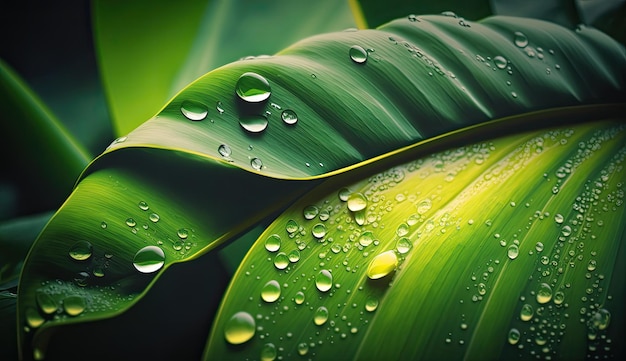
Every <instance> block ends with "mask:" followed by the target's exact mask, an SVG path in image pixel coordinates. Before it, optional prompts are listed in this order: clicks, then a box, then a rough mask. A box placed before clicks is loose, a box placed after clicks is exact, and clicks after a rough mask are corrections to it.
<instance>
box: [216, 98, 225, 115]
mask: <svg viewBox="0 0 626 361" xmlns="http://www.w3.org/2000/svg"><path fill="white" fill-rule="evenodd" d="M215 110H217V112H218V113H220V114H224V105H223V104H222V102H221V101H219V100H218V101H217V102H215Z"/></svg>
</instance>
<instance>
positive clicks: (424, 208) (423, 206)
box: [417, 198, 433, 214]
mask: <svg viewBox="0 0 626 361" xmlns="http://www.w3.org/2000/svg"><path fill="white" fill-rule="evenodd" d="M432 206H433V204H432V201H431V200H430V199H429V198H426V199H424V200H423V201H421V202H419V203H418V204H417V213H419V214H424V213H426V212H428V210H429V209H430V208H431V207H432Z"/></svg>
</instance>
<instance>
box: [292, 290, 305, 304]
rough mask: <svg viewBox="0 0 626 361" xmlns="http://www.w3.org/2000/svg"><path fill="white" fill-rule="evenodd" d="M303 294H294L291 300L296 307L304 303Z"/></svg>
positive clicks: (299, 292) (300, 292)
mask: <svg viewBox="0 0 626 361" xmlns="http://www.w3.org/2000/svg"><path fill="white" fill-rule="evenodd" d="M304 298H305V297H304V292H302V291H298V293H296V296H295V297H294V298H293V300H294V302H295V303H296V304H298V305H301V304H303V303H304Z"/></svg>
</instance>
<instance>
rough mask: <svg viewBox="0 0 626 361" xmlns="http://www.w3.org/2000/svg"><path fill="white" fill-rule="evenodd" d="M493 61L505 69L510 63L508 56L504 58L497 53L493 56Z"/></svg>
mask: <svg viewBox="0 0 626 361" xmlns="http://www.w3.org/2000/svg"><path fill="white" fill-rule="evenodd" d="M493 62H494V63H495V64H496V66H497V67H498V68H499V69H504V68H506V65H507V63H508V61H507V60H506V58H504V57H503V56H500V55H497V56H494V57H493Z"/></svg>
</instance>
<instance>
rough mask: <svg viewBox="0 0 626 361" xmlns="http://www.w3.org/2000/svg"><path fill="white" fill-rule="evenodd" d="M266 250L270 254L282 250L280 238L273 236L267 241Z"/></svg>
mask: <svg viewBox="0 0 626 361" xmlns="http://www.w3.org/2000/svg"><path fill="white" fill-rule="evenodd" d="M265 249H266V250H268V251H270V252H276V251H278V250H279V249H280V236H279V235H277V234H272V235H271V236H269V237H267V239H266V240H265Z"/></svg>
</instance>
